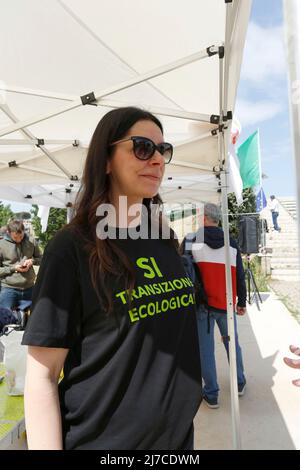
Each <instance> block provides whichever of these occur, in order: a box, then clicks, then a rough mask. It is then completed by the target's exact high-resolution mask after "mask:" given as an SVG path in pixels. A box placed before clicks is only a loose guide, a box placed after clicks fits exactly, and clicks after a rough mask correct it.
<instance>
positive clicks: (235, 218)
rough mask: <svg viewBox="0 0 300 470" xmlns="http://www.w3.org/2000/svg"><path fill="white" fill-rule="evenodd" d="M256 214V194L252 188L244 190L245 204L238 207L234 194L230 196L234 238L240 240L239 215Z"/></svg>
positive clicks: (231, 227)
mask: <svg viewBox="0 0 300 470" xmlns="http://www.w3.org/2000/svg"><path fill="white" fill-rule="evenodd" d="M253 212H256V202H255V194H254V192H253V190H252V189H251V188H247V189H244V190H243V204H241V205H240V206H238V204H237V201H236V197H235V195H234V193H230V194H229V195H228V213H229V216H228V219H229V225H230V234H231V235H232V237H233V238H235V239H237V238H238V233H239V231H238V222H239V214H245V213H253Z"/></svg>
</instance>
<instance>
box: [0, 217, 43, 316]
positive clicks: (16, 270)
mask: <svg viewBox="0 0 300 470" xmlns="http://www.w3.org/2000/svg"><path fill="white" fill-rule="evenodd" d="M41 257H42V255H41V252H40V249H39V247H38V245H37V244H36V243H35V242H33V241H31V240H29V238H28V236H27V235H26V234H25V229H24V225H23V222H22V221H21V220H12V221H11V222H9V224H8V225H7V232H6V235H5V236H4V238H3V239H2V240H0V279H1V284H2V289H1V292H0V307H5V308H13V307H15V306H17V305H18V304H19V302H20V301H21V300H31V298H32V290H33V286H34V282H35V277H36V276H35V272H34V269H33V265H39V264H40V261H41Z"/></svg>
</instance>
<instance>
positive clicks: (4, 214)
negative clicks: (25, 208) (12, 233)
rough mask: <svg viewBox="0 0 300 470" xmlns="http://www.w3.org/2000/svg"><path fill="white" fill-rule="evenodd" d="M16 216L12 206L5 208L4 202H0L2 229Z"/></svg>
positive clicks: (0, 225) (0, 224) (0, 223)
mask: <svg viewBox="0 0 300 470" xmlns="http://www.w3.org/2000/svg"><path fill="white" fill-rule="evenodd" d="M13 216H14V213H13V211H12V210H11V208H10V204H8V205H7V206H4V205H3V204H2V201H0V227H3V226H4V225H6V224H7V223H8V221H9V219H11V218H12V217H13Z"/></svg>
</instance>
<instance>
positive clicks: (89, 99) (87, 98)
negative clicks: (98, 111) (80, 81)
mask: <svg viewBox="0 0 300 470" xmlns="http://www.w3.org/2000/svg"><path fill="white" fill-rule="evenodd" d="M80 99H81V102H82V104H83V105H86V104H91V105H93V106H97V103H95V101H97V99H96V96H95V93H94V92H93V91H91V92H90V93H87V94H86V95H82V96H81V97H80Z"/></svg>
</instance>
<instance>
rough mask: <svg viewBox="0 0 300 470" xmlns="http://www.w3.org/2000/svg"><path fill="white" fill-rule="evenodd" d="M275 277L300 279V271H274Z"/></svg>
mask: <svg viewBox="0 0 300 470" xmlns="http://www.w3.org/2000/svg"><path fill="white" fill-rule="evenodd" d="M273 276H299V278H300V269H272V277H273Z"/></svg>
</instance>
